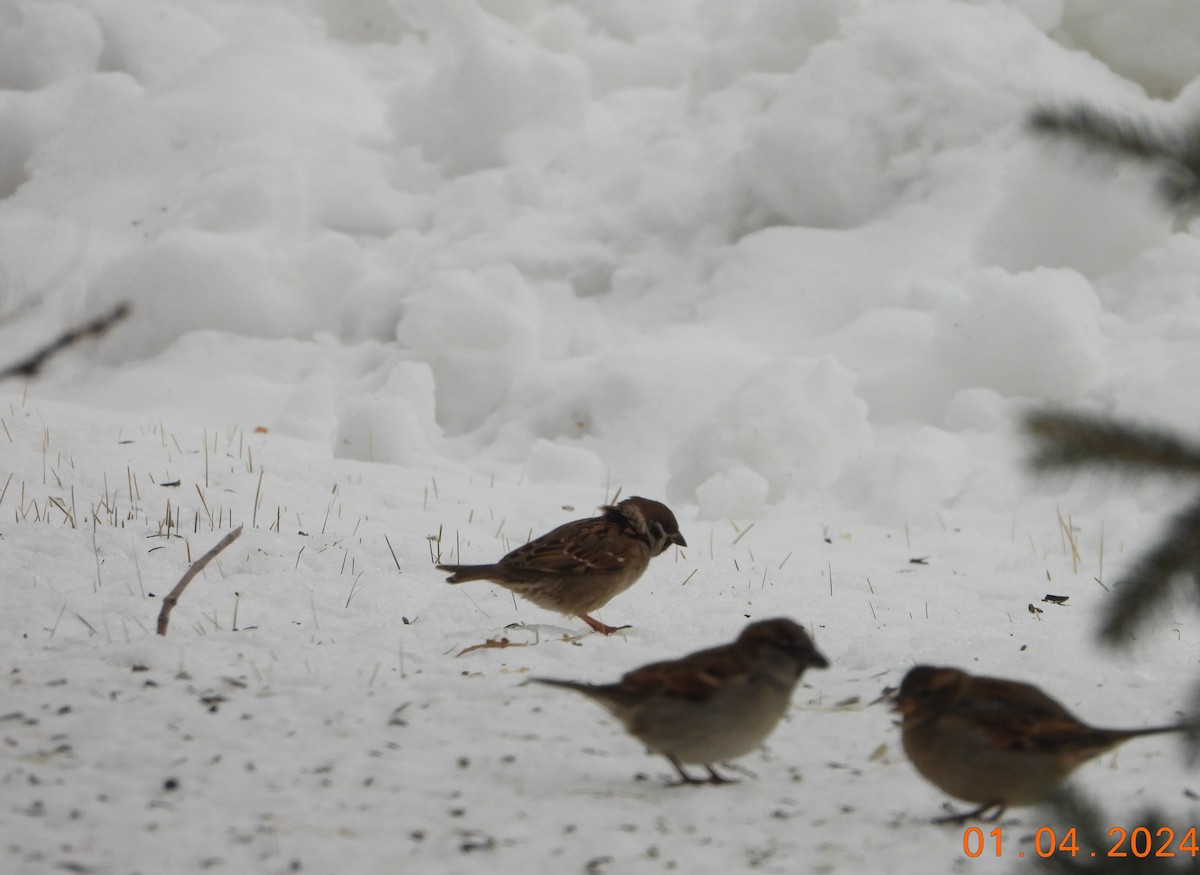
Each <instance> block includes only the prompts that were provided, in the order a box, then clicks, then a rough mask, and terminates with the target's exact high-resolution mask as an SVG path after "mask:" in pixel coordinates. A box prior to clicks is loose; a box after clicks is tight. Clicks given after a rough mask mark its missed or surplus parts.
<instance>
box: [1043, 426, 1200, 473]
mask: <svg viewBox="0 0 1200 875" xmlns="http://www.w3.org/2000/svg"><path fill="white" fill-rule="evenodd" d="M1024 426H1025V432H1026V433H1027V434H1028V435H1029V436H1030V437H1031V438H1033V441H1034V448H1033V454H1032V455H1031V456H1030V459H1029V466H1030V467H1031V468H1032V469H1033V470H1034V471H1039V472H1056V471H1071V470H1074V469H1078V468H1084V467H1095V468H1107V469H1110V470H1113V471H1115V472H1118V473H1126V474H1142V473H1162V474H1190V475H1200V447H1197V446H1196V445H1195V444H1192V443H1189V442H1185V441H1183V440H1180V439H1179V438H1178V437H1176V436H1175V435H1173V434H1171V433H1170V432H1167V431H1163V430H1161V429H1156V428H1150V427H1146V426H1140V425H1130V424H1127V423H1120V422H1116V421H1114V420H1111V419H1109V418H1107V417H1103V416H1095V415H1092V414H1086V413H1066V412H1062V411H1042V412H1038V413H1033V414H1030V415H1029V416H1027V417H1026V418H1025V423H1024Z"/></svg>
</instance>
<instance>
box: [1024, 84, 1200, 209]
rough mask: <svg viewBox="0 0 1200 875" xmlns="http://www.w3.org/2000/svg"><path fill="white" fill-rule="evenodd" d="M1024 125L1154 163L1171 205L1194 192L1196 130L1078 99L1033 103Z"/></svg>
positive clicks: (1199, 158)
mask: <svg viewBox="0 0 1200 875" xmlns="http://www.w3.org/2000/svg"><path fill="white" fill-rule="evenodd" d="M1029 128H1030V129H1031V130H1033V131H1034V132H1036V133H1039V134H1042V135H1046V136H1053V137H1058V138H1061V139H1069V140H1072V141H1074V142H1076V143H1078V144H1079V145H1081V146H1082V147H1083V148H1085V149H1087V150H1090V151H1092V152H1100V153H1107V154H1109V155H1112V156H1114V157H1118V158H1129V159H1133V160H1136V161H1142V162H1147V163H1153V164H1156V165H1158V167H1159V168H1160V169H1161V171H1162V172H1163V177H1162V179H1161V181H1160V190H1161V193H1162V195H1163V197H1164V198H1165V199H1166V200H1167V202H1168V203H1170V204H1171V205H1172V206H1179V205H1180V204H1182V203H1183V202H1185V201H1187V200H1190V199H1193V198H1195V197H1197V196H1198V195H1200V136H1198V135H1200V129H1197V128H1192V129H1190V130H1189V129H1184V128H1181V127H1178V126H1170V125H1166V124H1162V123H1155V122H1152V121H1150V120H1149V119H1145V118H1136V117H1131V116H1121V115H1117V114H1115V113H1111V112H1106V111H1104V110H1100V109H1097V108H1096V107H1093V106H1089V105H1088V104H1086V103H1082V102H1080V103H1074V104H1071V105H1069V106H1066V107H1061V108H1056V107H1049V106H1041V107H1038V108H1036V109H1035V110H1034V111H1033V112H1032V113H1031V114H1030V116H1029Z"/></svg>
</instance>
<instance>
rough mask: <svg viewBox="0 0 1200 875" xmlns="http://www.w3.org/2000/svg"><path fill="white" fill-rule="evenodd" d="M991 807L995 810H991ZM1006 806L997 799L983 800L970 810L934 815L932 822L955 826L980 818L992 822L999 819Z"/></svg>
mask: <svg viewBox="0 0 1200 875" xmlns="http://www.w3.org/2000/svg"><path fill="white" fill-rule="evenodd" d="M993 808H994V809H995V811H992V809H993ZM1007 808H1008V806H1007V805H1005V804H1004V803H1003V802H1000V801H999V800H996V801H992V802H985V803H984V804H983V805H980V806H979V807H978V808H972V809H971V810H970V811H963V812H961V813H960V812H954V813H951V814H947V815H944V816H942V817H935V818H934V819H933V822H934V823H937V824H943V823H948V824H954V825H956V826H962V825H963V824H964V823H966V822H967V821H969V820H981V821H984V822H987V823H993V822H995V821H997V820H999V819H1000V815H1002V814H1004V812H1005V811H1006V810H1007ZM989 811H992V813H991V814H990V815H988V814H987V813H988V812H989ZM985 815H987V816H985Z"/></svg>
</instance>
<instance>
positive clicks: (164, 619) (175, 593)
mask: <svg viewBox="0 0 1200 875" xmlns="http://www.w3.org/2000/svg"><path fill="white" fill-rule="evenodd" d="M241 533H242V527H241V526H238V527H237V528H236V529H234V530H233V531H232V532H230V533H229V534H228V535H226V536H225V537H224V538H222V539H221V540H220V541H218V542H217V546H215V547H213V548H212V549H211V550H209V551H208V552H207V553H205V554H204V555H203V556H201V557H200V558H199V559H197V560H196V561H195V562H193V563H192V567H191V568H189V569H188V570H187V571H186V572H185V573H184V575H183V577H181V578H179V583H177V584H175V588H174V589H173V590H171V592H170V593H169V594H168V595H167V597H166V598H165V599H163V605H162V610H161V611H159V612H158V634H159V635H166V634H167V623H168V621H169V620H170V619H171V609H172V608H174V607H175V603H176V602H178V601H179V597H180V596H181V595H183V591H184V590H185V589H187V585H188V584H189V583H191V582H192V578H193V577H195V576H196V575H197V574H199V573H200V572H201V571H203V570H204V566H205V565H207V564H208V563H209V562H211V561H212V560H213V559H214V558H216V555H217V554H218V553H220V552H221V551H222V550H224V549H225V548H226V547H228V546H229V545H230V544H232V543H233V542H234V541H236V540H237V539H238V535H240V534H241Z"/></svg>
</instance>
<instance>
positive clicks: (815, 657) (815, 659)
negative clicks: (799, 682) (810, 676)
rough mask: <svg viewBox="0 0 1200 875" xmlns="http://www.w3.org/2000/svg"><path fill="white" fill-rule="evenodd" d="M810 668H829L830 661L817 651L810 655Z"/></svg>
mask: <svg viewBox="0 0 1200 875" xmlns="http://www.w3.org/2000/svg"><path fill="white" fill-rule="evenodd" d="M808 667H809V668H829V660H828V659H826V658H825V657H824V655H823V654H821V653H819V652H817V651H816V650H814V651H812V652H811V653H809V654H808Z"/></svg>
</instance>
